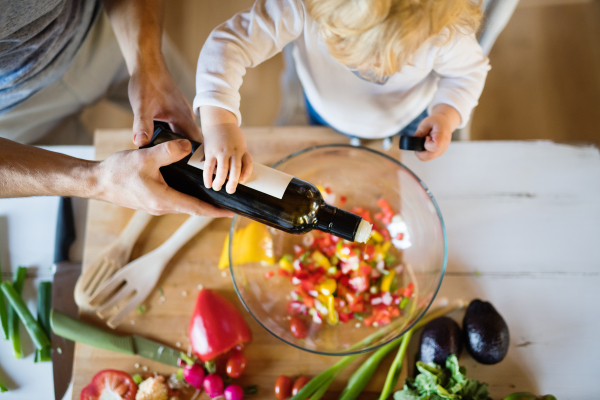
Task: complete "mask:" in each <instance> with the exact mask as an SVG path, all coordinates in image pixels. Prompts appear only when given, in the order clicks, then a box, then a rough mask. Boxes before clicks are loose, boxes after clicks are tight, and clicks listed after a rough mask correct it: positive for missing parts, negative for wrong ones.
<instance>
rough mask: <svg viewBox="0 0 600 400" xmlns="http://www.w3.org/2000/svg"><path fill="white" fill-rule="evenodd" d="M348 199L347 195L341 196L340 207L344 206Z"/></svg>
mask: <svg viewBox="0 0 600 400" xmlns="http://www.w3.org/2000/svg"><path fill="white" fill-rule="evenodd" d="M347 201H348V198H347V197H346V196H340V207H344V205H345V204H346V202H347Z"/></svg>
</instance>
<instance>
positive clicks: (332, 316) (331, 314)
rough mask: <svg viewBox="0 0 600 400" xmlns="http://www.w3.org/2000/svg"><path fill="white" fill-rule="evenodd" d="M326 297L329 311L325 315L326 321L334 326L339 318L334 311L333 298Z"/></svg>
mask: <svg viewBox="0 0 600 400" xmlns="http://www.w3.org/2000/svg"><path fill="white" fill-rule="evenodd" d="M327 297H328V298H327V310H328V311H329V312H328V313H327V321H328V322H329V323H330V324H331V325H336V324H337V323H338V322H339V320H340V317H339V315H338V313H337V311H336V309H335V299H334V298H333V296H327Z"/></svg>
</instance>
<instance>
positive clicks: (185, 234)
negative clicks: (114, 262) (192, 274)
mask: <svg viewBox="0 0 600 400" xmlns="http://www.w3.org/2000/svg"><path fill="white" fill-rule="evenodd" d="M212 220H213V218H210V217H195V216H194V217H190V218H188V219H187V220H186V221H185V222H184V223H183V225H181V227H179V229H177V231H176V232H175V233H174V234H173V236H171V237H170V238H169V239H167V241H165V242H164V243H163V244H162V245H160V246H159V247H157V248H156V249H155V250H153V251H151V252H150V253H147V254H145V255H143V256H142V257H140V258H138V259H136V260H134V261H132V262H130V263H129V264H127V265H126V266H124V267H123V268H122V269H120V270H119V271H117V272H116V273H115V274H114V275H113V276H112V277H111V278H110V279H109V280H108V281H106V282H105V283H104V285H102V287H100V288H99V289H98V290H97V291H96V292H95V294H94V296H93V298H92V299H91V305H92V306H94V307H96V306H99V307H100V308H98V311H97V312H96V314H97V315H98V316H99V317H100V318H102V319H105V318H106V317H108V315H109V314H110V313H111V312H113V310H115V311H116V313H115V314H114V315H112V316H111V317H110V318H109V320H108V321H107V323H106V324H107V325H108V326H109V327H111V328H113V329H114V328H116V327H117V326H119V324H120V323H121V322H123V320H124V319H125V317H127V315H128V314H129V313H130V312H131V311H133V310H135V309H136V308H137V307H138V306H139V305H140V304H141V303H142V302H143V301H144V300H145V299H146V297H148V295H149V294H150V292H151V291H152V289H153V288H154V286H156V283H157V282H158V280H159V278H160V276H161V274H162V272H163V270H164V269H165V267H166V266H167V264H168V263H169V261H170V260H171V258H173V256H174V255H175V253H177V252H178V251H179V249H180V248H181V247H182V246H183V245H184V244H186V243H187V242H188V241H189V240H190V239H191V238H193V237H194V236H196V234H197V233H198V232H200V231H201V230H202V229H203V228H204V227H205V226H207V225H208V224H209V223H210V222H211V221H212ZM123 302H124V304H122V305H121V303H123Z"/></svg>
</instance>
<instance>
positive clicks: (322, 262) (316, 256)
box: [310, 250, 331, 269]
mask: <svg viewBox="0 0 600 400" xmlns="http://www.w3.org/2000/svg"><path fill="white" fill-rule="evenodd" d="M310 258H312V260H313V261H314V262H315V263H317V265H319V266H321V267H323V268H325V269H329V267H331V263H330V262H329V259H328V258H327V257H325V256H324V255H323V253H321V252H320V251H319V250H315V251H313V253H312V254H311V256H310Z"/></svg>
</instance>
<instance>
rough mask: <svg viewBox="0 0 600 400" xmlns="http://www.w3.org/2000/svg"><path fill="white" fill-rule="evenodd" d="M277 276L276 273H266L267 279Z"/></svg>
mask: <svg viewBox="0 0 600 400" xmlns="http://www.w3.org/2000/svg"><path fill="white" fill-rule="evenodd" d="M273 276H275V271H267V272H265V278H267V279H269V278H272V277H273Z"/></svg>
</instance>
